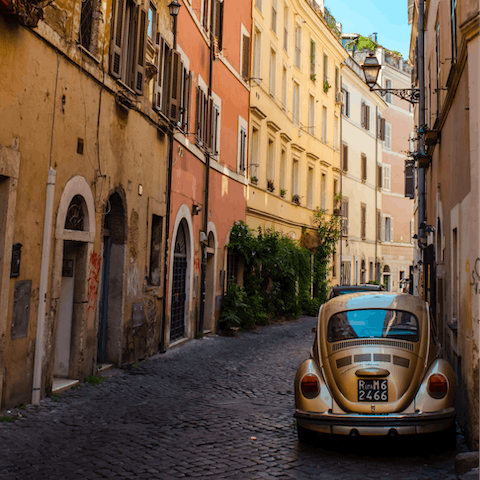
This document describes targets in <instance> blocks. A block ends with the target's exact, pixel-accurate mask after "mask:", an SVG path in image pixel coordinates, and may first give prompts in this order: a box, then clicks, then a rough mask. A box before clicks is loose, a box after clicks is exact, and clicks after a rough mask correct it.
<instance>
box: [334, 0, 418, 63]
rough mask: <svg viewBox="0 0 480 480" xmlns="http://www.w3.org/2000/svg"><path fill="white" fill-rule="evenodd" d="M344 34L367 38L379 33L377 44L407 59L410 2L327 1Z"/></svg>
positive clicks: (373, 0) (377, 0) (379, 0)
mask: <svg viewBox="0 0 480 480" xmlns="http://www.w3.org/2000/svg"><path fill="white" fill-rule="evenodd" d="M325 6H326V7H327V8H328V9H329V10H330V12H331V14H332V15H333V16H334V17H335V19H336V20H337V22H340V23H341V24H342V31H343V33H360V34H361V35H364V36H365V37H368V36H369V35H371V34H372V33H373V32H377V34H378V35H377V41H378V43H379V44H380V45H382V46H383V47H385V48H388V49H389V50H396V51H398V52H400V53H401V54H402V55H403V58H408V49H409V44H410V30H411V26H410V25H408V16H407V15H408V13H407V6H408V3H407V0H325Z"/></svg>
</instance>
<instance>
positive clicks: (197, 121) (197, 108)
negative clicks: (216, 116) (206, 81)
mask: <svg viewBox="0 0 480 480" xmlns="http://www.w3.org/2000/svg"><path fill="white" fill-rule="evenodd" d="M200 91H201V90H200V88H199V87H197V92H196V95H195V139H196V140H198V139H199V138H200V119H201V116H200V101H201V98H200Z"/></svg>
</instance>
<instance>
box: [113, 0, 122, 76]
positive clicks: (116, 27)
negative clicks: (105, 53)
mask: <svg viewBox="0 0 480 480" xmlns="http://www.w3.org/2000/svg"><path fill="white" fill-rule="evenodd" d="M125 8H126V0H117V2H116V3H115V13H114V15H115V17H114V18H115V21H114V24H113V30H112V40H111V42H112V43H111V52H110V74H111V75H112V77H115V78H120V77H121V75H122V47H123V23H124V19H125Z"/></svg>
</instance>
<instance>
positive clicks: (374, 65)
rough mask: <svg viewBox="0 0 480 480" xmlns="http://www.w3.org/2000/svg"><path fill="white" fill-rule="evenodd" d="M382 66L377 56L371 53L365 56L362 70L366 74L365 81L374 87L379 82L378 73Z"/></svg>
mask: <svg viewBox="0 0 480 480" xmlns="http://www.w3.org/2000/svg"><path fill="white" fill-rule="evenodd" d="M381 68H382V66H381V65H380V64H379V63H378V60H377V57H376V56H375V55H373V54H370V55H369V56H368V57H366V58H365V62H364V63H363V65H362V70H363V73H364V75H365V83H366V84H367V85H368V86H369V87H370V88H371V89H372V88H373V87H374V86H375V85H376V84H377V78H378V74H379V73H380V69H381Z"/></svg>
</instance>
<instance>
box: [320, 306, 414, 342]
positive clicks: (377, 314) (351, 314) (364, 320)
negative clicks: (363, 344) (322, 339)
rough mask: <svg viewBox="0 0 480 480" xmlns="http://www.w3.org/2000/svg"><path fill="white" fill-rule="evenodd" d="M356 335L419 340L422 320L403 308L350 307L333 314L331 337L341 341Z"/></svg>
mask: <svg viewBox="0 0 480 480" xmlns="http://www.w3.org/2000/svg"><path fill="white" fill-rule="evenodd" d="M353 338H397V339H400V340H408V341H410V342H418V319H417V317H416V316H415V315H413V314H411V313H410V312H404V311H402V310H390V309H388V310H382V309H364V310H349V311H348V312H340V313H336V314H335V315H332V316H331V317H330V320H329V321H328V327H327V340H328V341H329V342H330V343H332V342H339V341H341V340H350V339H353Z"/></svg>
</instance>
